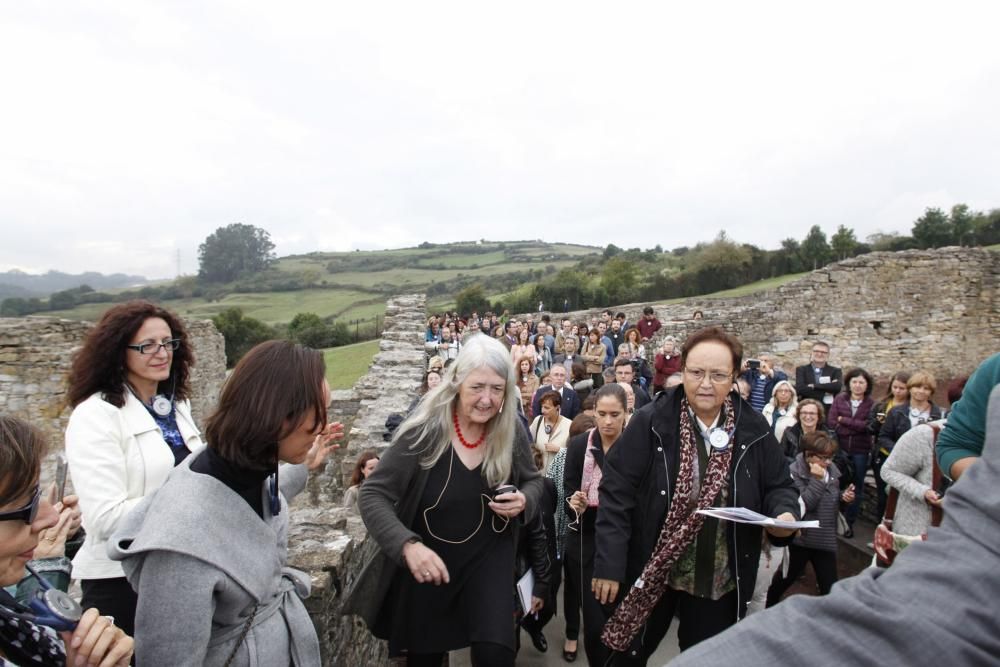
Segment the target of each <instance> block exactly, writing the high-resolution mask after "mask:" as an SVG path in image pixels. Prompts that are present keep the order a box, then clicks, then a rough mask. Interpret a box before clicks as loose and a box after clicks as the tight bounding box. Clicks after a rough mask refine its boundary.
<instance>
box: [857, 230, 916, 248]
mask: <svg viewBox="0 0 1000 667" xmlns="http://www.w3.org/2000/svg"><path fill="white" fill-rule="evenodd" d="M865 241H866V242H867V243H868V245H869V246H871V249H872V250H875V251H896V250H908V249H910V248H916V247H917V242H916V241H914V240H913V237H912V236H903V235H902V234H899V233H897V232H889V233H883V232H875V233H874V234H869V235H868V238H866V239H865Z"/></svg>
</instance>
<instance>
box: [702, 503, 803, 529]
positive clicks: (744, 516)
mask: <svg viewBox="0 0 1000 667" xmlns="http://www.w3.org/2000/svg"><path fill="white" fill-rule="evenodd" d="M698 514H704V515H705V516H710V517H713V518H716V519H720V520H722V521H732V522H734V523H749V524H753V525H755V526H771V527H774V528H796V529H798V528H819V521H816V520H813V521H778V520H777V519H772V518H771V517H769V516H764V515H763V514H758V513H757V512H754V511H753V510H748V509H747V508H745V507H710V508H708V509H703V510H698Z"/></svg>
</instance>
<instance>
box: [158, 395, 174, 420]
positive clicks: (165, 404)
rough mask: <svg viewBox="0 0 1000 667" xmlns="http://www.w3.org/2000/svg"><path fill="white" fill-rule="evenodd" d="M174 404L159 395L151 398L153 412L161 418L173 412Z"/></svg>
mask: <svg viewBox="0 0 1000 667" xmlns="http://www.w3.org/2000/svg"><path fill="white" fill-rule="evenodd" d="M173 408H174V404H173V401H171V400H170V399H169V398H167V397H166V396H164V395H162V394H160V395H158V396H156V397H155V398H153V412H155V413H156V414H158V415H160V416H161V417H166V416H167V415H169V414H170V411H171V410H173Z"/></svg>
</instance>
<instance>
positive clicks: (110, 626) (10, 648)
mask: <svg viewBox="0 0 1000 667" xmlns="http://www.w3.org/2000/svg"><path fill="white" fill-rule="evenodd" d="M44 455H45V441H44V439H43V438H42V435H41V433H40V432H39V431H38V429H36V428H34V427H33V426H31V425H30V424H28V423H27V422H25V421H23V420H20V419H17V418H15V417H8V416H4V415H0V586H4V587H6V586H13V585H15V584H17V583H18V582H19V581H21V580H22V579H24V578H25V575H26V570H25V566H26V564H27V563H29V562H31V561H32V559H33V558H35V557H37V556H39V555H42V554H41V552H40V548H39V547H40V546H41V543H42V538H43V536H45V535H46V534H48V535H51V534H52V533H51V531H53V530H57V531H63V532H65V527H66V526H67V525H68V524H69V521H70V519H69V518H68V517H69V516H70V515H71V512H69V513H68V512H66V510H64V511H63V512H62V513H60V512H57V511H56V509H55V508H54V507H53V506H52V504H51V503H50V502H49V499H48V497H47V495H46V494H45V493H43V492H42V491H41V489H40V487H39V476H40V472H41V461H42V458H43V457H44ZM44 620H46V619H44V618H43V617H41V616H40V615H39V614H38V611H37V610H33V609H30V608H29V607H28V606H27V605H26V604H24V602H21V601H18V600H17V599H15V598H14V597H13V596H11V595H10V594H9V593H7V592H6V591H5V590H0V664H2V665H5V666H6V665H69V666H75V665H76V664H77V660H80V662H81V664H88V665H100V666H101V667H125V665H128V663H129V660H130V659H131V657H132V648H133V642H132V638H131V637H129V636H128V635H126V634H125V632H124V631H123V630H122V629H121V628H120V627H117V626H115V624H114V621H113V620H112V619H111V618H110V617H108V616H102V615H101V613H100V612H99V611H98V610H97V609H88V610H87V611H85V612H84V613H83V615H82V616H81V617H80V620H79V622H78V623H77V625H76V628H75V629H74V630H64V631H61V632H59V631H56V630H55V629H53V628H51V627H48V626H46V625H44V623H43V621H44Z"/></svg>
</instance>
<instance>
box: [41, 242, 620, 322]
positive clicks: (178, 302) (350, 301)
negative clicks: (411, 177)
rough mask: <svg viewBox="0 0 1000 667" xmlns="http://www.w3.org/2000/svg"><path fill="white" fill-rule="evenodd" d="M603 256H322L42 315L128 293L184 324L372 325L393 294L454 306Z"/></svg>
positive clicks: (448, 249)
mask: <svg viewBox="0 0 1000 667" xmlns="http://www.w3.org/2000/svg"><path fill="white" fill-rule="evenodd" d="M600 253H601V249H600V248H594V247H590V246H582V245H575V244H566V243H544V242H540V241H511V242H505V243H491V242H475V243H454V244H448V245H434V244H423V245H422V246H421V247H419V248H402V249H395V250H375V251H356V252H330V253H322V252H316V253H309V254H307V255H292V256H288V257H282V258H280V259H278V260H277V261H276V262H275V263H274V264H273V265H272V266H271V267H270V268H269V269H268V270H267V271H265V272H262V273H259V274H257V275H254V276H252V277H250V278H247V279H243V280H240V281H237V282H234V283H231V284H227V285H218V286H211V287H204V286H199V285H198V284H197V282H196V281H194V280H193V279H192V278H190V277H187V278H181V279H179V280H177V281H173V283H167V284H166V285H164V286H158V287H156V288H146V289H142V290H134V291H131V292H130V291H128V290H108V291H106V292H104V293H102V294H106V295H107V299H106V300H101V301H96V302H94V303H84V304H81V305H78V306H76V307H74V308H67V309H62V310H52V311H46V312H45V313H44V314H45V315H50V316H53V317H65V318H69V319H84V320H91V321H93V320H96V319H98V318H100V316H101V315H102V314H103V313H104V311H105V310H106V309H107V308H108V307H110V305H111V304H112V303H113V300H117V299H121V298H123V297H124V296H125V295H126V294H127V295H129V296H132V297H144V298H150V299H153V300H155V301H157V302H158V303H161V304H163V305H164V306H165V307H167V308H170V309H171V310H174V311H176V312H178V313H180V314H181V315H184V316H186V317H195V318H209V317H212V316H214V315H217V314H218V313H220V312H222V311H224V310H227V309H229V308H233V307H238V308H240V309H242V310H243V314H244V315H246V316H247V317H252V318H254V319H258V320H261V321H263V322H266V323H268V324H272V325H273V324H281V323H287V322H289V321H291V319H292V318H293V317H294V316H295V315H296V314H298V313H302V312H310V313H315V314H317V315H319V316H320V317H322V318H324V319H327V318H329V319H336V320H339V321H347V322H350V323H358V322H359V321H360V323H370V324H373V323H374V322H375V320H376V318H378V317H381V316H382V315H383V314H384V313H385V301H386V299H388V298H389V297H390V296H392V295H394V294H399V293H402V292H427V293H428V295H429V296H430V299H431V300H432V302H437V303H447V302H451V303H454V297H455V295H456V294H457V293H458V292H459V291H460V290H461V289H463V288H465V287H468V286H470V285H473V284H477V283H479V284H484V285H487V286H488V290H489V292H490V294H500V293H502V292H505V291H510V290H511V289H513V288H515V287H517V286H519V285H522V284H525V283H527V282H531V281H533V280H538V279H540V278H541V277H542V276H543V275H550V274H552V273H555V272H557V271H559V270H560V269H564V268H570V267H573V266H575V265H576V264H577V262H578V261H579V260H580V259H581V258H583V257H586V256H593V257H595V258H596V257H599V256H600ZM176 295H183V296H180V298H178V296H176ZM89 298H95V297H94V296H93V295H91V296H90V297H89Z"/></svg>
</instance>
